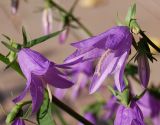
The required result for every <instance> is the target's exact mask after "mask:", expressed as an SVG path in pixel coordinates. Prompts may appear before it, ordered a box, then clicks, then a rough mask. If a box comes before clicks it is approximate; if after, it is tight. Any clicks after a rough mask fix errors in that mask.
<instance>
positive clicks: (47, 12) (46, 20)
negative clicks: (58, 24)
mask: <svg viewBox="0 0 160 125" xmlns="http://www.w3.org/2000/svg"><path fill="white" fill-rule="evenodd" d="M52 23H53V17H52V9H51V8H46V9H44V10H43V13H42V25H43V31H44V34H45V35H47V34H49V33H51V32H52Z"/></svg>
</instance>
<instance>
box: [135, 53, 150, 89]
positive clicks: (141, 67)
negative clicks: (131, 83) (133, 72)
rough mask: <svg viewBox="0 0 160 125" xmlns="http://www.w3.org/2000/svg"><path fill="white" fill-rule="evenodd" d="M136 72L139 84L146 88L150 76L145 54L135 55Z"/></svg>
mask: <svg viewBox="0 0 160 125" xmlns="http://www.w3.org/2000/svg"><path fill="white" fill-rule="evenodd" d="M137 62H138V74H139V78H140V82H141V84H142V85H143V86H144V87H145V88H146V87H147V86H148V82H149V78H150V67H149V62H148V58H147V55H145V54H139V55H138V56H137Z"/></svg>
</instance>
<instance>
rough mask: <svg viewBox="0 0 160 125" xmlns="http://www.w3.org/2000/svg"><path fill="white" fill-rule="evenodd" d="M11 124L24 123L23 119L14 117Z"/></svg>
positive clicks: (22, 124) (23, 124)
mask: <svg viewBox="0 0 160 125" xmlns="http://www.w3.org/2000/svg"><path fill="white" fill-rule="evenodd" d="M12 125H25V123H24V120H22V119H20V118H16V119H15V120H14V121H13V123H12Z"/></svg>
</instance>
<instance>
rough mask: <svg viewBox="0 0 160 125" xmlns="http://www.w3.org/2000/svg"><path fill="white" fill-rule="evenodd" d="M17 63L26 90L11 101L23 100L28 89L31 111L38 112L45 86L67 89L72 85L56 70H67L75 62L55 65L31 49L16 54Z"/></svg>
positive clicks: (24, 49)
mask: <svg viewBox="0 0 160 125" xmlns="http://www.w3.org/2000/svg"><path fill="white" fill-rule="evenodd" d="M18 62H19V65H20V68H21V70H22V72H23V74H24V75H25V77H26V79H27V83H26V88H25V89H24V91H23V92H22V93H21V94H20V96H18V97H17V98H15V99H14V100H13V101H14V102H18V101H20V100H22V99H23V98H24V96H25V95H26V93H27V91H28V90H29V89H30V93H31V97H32V105H33V106H32V111H33V112H36V111H38V109H39V107H40V106H41V104H42V101H43V91H44V88H45V86H46V84H50V85H52V86H54V87H56V88H61V89H65V88H69V87H71V86H72V85H73V83H72V82H71V81H69V80H68V79H67V78H66V75H65V74H63V73H62V72H60V71H59V70H58V69H57V68H68V66H69V65H72V64H74V63H76V61H75V62H72V63H68V64H62V65H57V64H55V63H53V62H50V61H49V60H48V59H46V58H45V57H44V56H42V55H41V54H40V53H38V52H36V51H33V50H31V49H27V48H23V49H21V50H20V51H19V52H18Z"/></svg>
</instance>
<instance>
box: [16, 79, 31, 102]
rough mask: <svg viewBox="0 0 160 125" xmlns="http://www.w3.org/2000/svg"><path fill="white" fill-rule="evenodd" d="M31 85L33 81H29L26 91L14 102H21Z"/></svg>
mask: <svg viewBox="0 0 160 125" xmlns="http://www.w3.org/2000/svg"><path fill="white" fill-rule="evenodd" d="M30 84H31V79H28V81H27V83H26V87H25V89H24V90H23V92H22V93H21V94H20V95H19V96H18V97H16V98H15V99H13V102H15V103H17V102H19V101H21V100H22V99H23V98H24V96H25V95H26V93H27V91H28V90H29V88H30Z"/></svg>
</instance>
